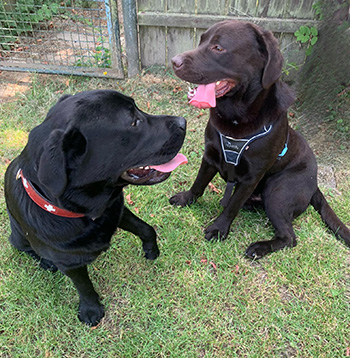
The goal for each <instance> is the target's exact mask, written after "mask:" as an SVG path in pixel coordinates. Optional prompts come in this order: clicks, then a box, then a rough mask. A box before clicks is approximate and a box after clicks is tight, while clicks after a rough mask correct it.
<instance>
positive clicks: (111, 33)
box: [0, 0, 124, 78]
mask: <svg viewBox="0 0 350 358" xmlns="http://www.w3.org/2000/svg"><path fill="white" fill-rule="evenodd" d="M117 15H118V13H117V8H116V1H113V0H111V1H109V0H70V1H62V0H5V1H1V2H0V69H3V70H16V71H30V70H31V71H37V72H46V73H57V74H77V75H91V76H107V77H117V78H123V77H124V74H123V69H122V62H121V50H120V39H119V25H118V16H117Z"/></svg>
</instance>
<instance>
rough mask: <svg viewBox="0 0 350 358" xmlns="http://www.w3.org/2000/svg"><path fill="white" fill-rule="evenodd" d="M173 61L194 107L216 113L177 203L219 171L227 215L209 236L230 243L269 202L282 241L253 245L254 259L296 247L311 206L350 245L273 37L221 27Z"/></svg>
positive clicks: (252, 28) (247, 27)
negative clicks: (245, 213) (238, 222)
mask: <svg viewBox="0 0 350 358" xmlns="http://www.w3.org/2000/svg"><path fill="white" fill-rule="evenodd" d="M172 64H173V68H174V71H175V73H176V75H177V76H178V77H180V78H181V79H183V80H185V81H188V82H191V83H194V84H197V85H198V88H197V90H196V91H194V90H192V91H191V92H189V98H190V99H191V101H190V103H192V104H194V105H195V106H197V107H199V108H210V118H209V122H208V124H207V127H206V131H205V153H204V156H203V160H202V164H201V167H200V169H199V173H198V175H197V178H196V180H195V182H194V184H193V186H192V187H191V189H190V190H188V191H184V192H180V193H178V194H177V195H175V196H173V197H172V198H171V199H170V202H171V203H172V204H173V205H178V206H185V205H190V204H191V203H193V202H194V201H195V200H196V199H197V198H198V197H199V196H201V195H202V194H203V192H204V189H205V188H206V186H207V185H208V183H209V182H210V181H211V179H212V178H213V177H214V176H215V174H216V173H217V172H219V173H220V175H221V176H222V178H223V179H224V180H225V181H226V182H227V186H226V191H225V194H224V198H223V200H222V204H223V206H224V210H223V211H222V213H221V214H220V215H219V216H218V217H217V218H216V220H215V221H214V223H213V224H212V225H210V226H209V227H208V228H207V229H206V232H205V237H206V239H207V240H212V239H215V238H221V239H224V238H226V236H227V235H228V233H229V229H230V225H231V223H232V221H233V219H234V218H235V217H236V215H237V213H238V211H239V210H240V209H241V208H242V207H248V208H251V207H256V206H258V205H259V204H263V207H264V209H265V211H266V214H267V216H268V217H269V219H270V221H271V223H272V225H273V227H274V229H275V236H274V238H273V239H272V240H269V241H261V242H256V243H253V244H251V245H250V246H249V247H248V248H247V250H246V254H247V256H249V257H251V258H255V259H258V258H261V257H263V256H264V255H266V254H268V253H270V252H274V251H277V250H280V249H283V248H284V247H293V246H295V245H296V243H297V241H296V236H295V233H294V231H293V228H292V221H293V219H294V218H295V217H297V216H298V215H300V214H301V213H302V212H304V211H305V210H306V208H307V207H308V205H309V204H311V205H312V206H313V207H314V208H315V209H316V210H317V211H318V212H319V213H320V215H321V217H322V219H323V221H324V222H325V223H326V224H327V225H328V227H329V228H330V229H331V230H332V231H333V232H334V233H335V234H336V235H337V236H340V237H341V238H343V239H344V241H345V242H346V244H347V245H349V246H350V231H349V229H348V228H347V227H346V226H345V225H344V224H343V223H342V222H341V221H340V219H339V218H338V217H337V216H336V214H335V213H334V212H333V210H332V209H331V208H330V206H329V205H328V203H327V202H326V200H325V198H324V196H323V194H322V193H321V191H320V190H319V188H318V185H317V164H316V160H315V157H314V154H313V153H312V151H311V149H310V147H309V145H308V144H307V142H306V141H305V139H304V138H303V137H302V136H301V135H300V134H299V133H298V132H296V131H294V130H293V129H292V128H291V127H289V125H288V119H287V109H288V107H289V106H290V105H291V104H292V103H293V101H294V96H293V94H292V93H291V91H290V89H289V88H288V86H287V85H286V84H285V83H283V82H281V81H280V76H281V70H282V64H283V57H282V55H281V53H280V51H279V48H278V44H277V40H276V39H275V38H274V36H273V35H272V33H271V32H270V31H266V30H264V29H262V28H261V27H259V26H256V25H254V24H252V23H248V22H240V21H235V20H228V21H223V22H219V23H217V24H215V25H213V26H211V27H210V28H209V29H208V30H207V31H206V32H205V33H204V34H203V35H202V37H201V41H200V43H199V46H198V48H196V49H195V50H192V51H187V52H184V53H182V54H179V55H177V56H175V57H174V58H173V59H172Z"/></svg>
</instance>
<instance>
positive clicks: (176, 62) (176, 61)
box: [171, 55, 184, 70]
mask: <svg viewBox="0 0 350 358" xmlns="http://www.w3.org/2000/svg"><path fill="white" fill-rule="evenodd" d="M171 63H172V64H173V68H174V69H175V70H177V69H179V68H180V67H182V66H183V64H184V61H183V57H182V56H181V55H176V56H175V57H173V58H172V59H171Z"/></svg>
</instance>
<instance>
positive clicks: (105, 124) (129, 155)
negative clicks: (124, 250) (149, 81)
mask: <svg viewBox="0 0 350 358" xmlns="http://www.w3.org/2000/svg"><path fill="white" fill-rule="evenodd" d="M185 127H186V122H185V120H184V119H183V118H181V117H173V116H151V115H149V114H146V113H144V112H142V111H140V110H139V109H138V108H137V107H136V105H135V103H134V101H133V100H132V99H131V98H130V97H127V96H124V95H122V94H121V93H118V92H116V91H107V90H106V91H103V90H98V91H90V92H82V93H78V94H76V95H74V96H67V95H66V96H63V97H62V98H61V99H60V100H59V101H58V102H57V104H56V105H55V106H53V107H52V108H51V109H50V111H49V113H48V115H47V117H46V119H45V121H44V122H43V123H42V124H41V125H39V126H37V127H36V128H34V129H33V130H32V131H31V133H30V135H29V140H28V144H27V145H26V147H25V148H24V150H23V152H22V153H21V154H20V156H18V157H17V158H16V159H14V160H13V161H12V163H11V164H10V166H9V167H8V169H7V172H6V175H5V197H6V203H7V209H8V213H9V217H10V222H11V229H12V233H11V236H10V242H11V243H12V245H13V246H15V247H16V248H17V249H19V250H21V251H24V252H26V253H28V254H29V255H30V256H32V257H33V258H35V259H36V260H38V261H40V265H41V266H42V267H43V268H45V269H49V270H52V271H55V270H57V269H59V270H60V271H62V272H63V273H64V274H66V275H67V276H68V277H70V278H71V279H72V281H73V283H74V285H75V286H76V288H77V290H78V292H79V296H80V303H79V319H80V320H81V321H83V322H85V323H87V324H90V325H96V324H97V323H98V322H99V321H100V320H101V318H102V317H103V315H104V309H103V306H102V305H101V303H100V301H99V297H98V295H97V293H96V292H95V290H94V288H93V286H92V283H91V281H90V279H89V277H88V273H87V269H86V265H88V264H90V263H91V262H92V261H94V260H95V259H96V258H97V256H98V255H99V254H100V253H101V252H102V251H104V250H107V249H108V247H109V244H110V240H111V237H112V235H113V234H114V232H115V230H116V228H117V227H120V228H122V229H125V230H128V231H130V232H132V233H134V234H135V235H138V236H139V237H140V238H141V240H142V243H143V250H144V252H145V257H146V258H147V259H150V260H153V259H155V258H156V257H157V256H158V255H159V250H158V246H157V242H156V233H155V231H154V229H153V228H152V227H151V226H149V225H148V224H146V223H145V222H143V221H142V220H140V219H138V218H137V217H136V216H135V215H134V214H132V213H131V212H130V211H129V210H128V209H127V208H125V207H124V199H123V187H124V186H125V185H127V184H128V183H129V181H128V177H125V171H126V170H128V169H130V168H133V167H139V166H146V165H158V164H162V163H165V162H167V161H169V160H170V159H172V158H173V157H174V156H175V155H176V153H177V152H178V150H179V149H180V147H181V145H182V143H183V140H184V136H185ZM20 168H21V169H22V171H23V174H24V176H25V177H26V178H27V179H28V180H30V181H31V182H32V183H33V185H34V186H35V187H36V188H37V190H38V191H40V192H41V194H42V195H44V196H45V197H46V198H47V199H48V200H49V201H50V202H52V203H53V204H55V205H56V206H58V207H61V208H64V209H66V210H70V211H73V212H77V213H82V214H85V216H84V217H82V218H64V217H59V216H56V215H53V214H51V213H48V212H46V211H45V210H43V209H41V208H40V207H39V206H37V205H36V204H35V203H34V202H33V201H32V200H31V199H30V198H29V197H28V195H27V193H26V192H25V191H24V188H23V185H22V183H21V180H16V173H17V171H18V170H19V169H20ZM123 173H124V174H123ZM152 173H153V174H152V175H153V177H150V179H149V180H148V181H146V182H143V183H142V184H145V185H146V184H155V183H157V182H159V181H162V180H165V179H166V178H167V177H168V176H169V175H168V174H167V175H164V174H161V173H157V172H155V171H154V172H152ZM121 175H123V178H122V177H121ZM125 178H126V179H125ZM130 183H134V182H133V179H132V178H130ZM135 184H137V181H136V182H135Z"/></svg>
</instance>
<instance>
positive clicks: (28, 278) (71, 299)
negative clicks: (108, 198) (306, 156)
mask: <svg viewBox="0 0 350 358" xmlns="http://www.w3.org/2000/svg"><path fill="white" fill-rule="evenodd" d="M95 88H114V89H117V90H120V91H123V92H124V93H125V94H128V95H132V96H133V97H134V98H135V100H136V103H137V104H138V105H139V107H140V108H141V109H143V110H145V111H148V112H150V113H153V114H159V113H168V114H177V115H182V116H185V117H186V118H187V120H188V133H187V136H186V139H185V143H184V146H183V149H182V152H183V153H184V154H186V155H187V157H188V158H189V163H188V164H187V165H185V166H182V167H180V168H178V169H177V170H176V171H175V172H174V173H173V174H172V175H171V177H170V178H169V180H167V181H166V182H164V183H161V184H159V185H157V186H154V187H132V186H129V187H127V188H126V190H125V193H126V194H130V197H131V199H132V200H133V202H134V204H133V205H130V206H129V207H130V208H131V210H133V211H138V212H139V214H138V216H139V217H141V218H142V219H143V220H145V221H147V222H148V223H149V224H150V225H152V226H154V227H155V229H156V231H157V233H158V242H159V246H160V250H161V256H160V257H159V258H158V259H157V260H156V261H154V262H148V261H146V260H145V259H144V258H143V253H142V248H141V243H140V240H139V239H138V238H137V237H135V236H133V235H132V234H130V233H127V232H123V231H120V230H118V231H117V233H116V235H115V236H114V237H113V240H112V245H111V248H110V249H109V250H108V251H107V252H105V253H104V254H102V255H101V256H100V257H99V258H98V259H97V260H96V261H95V262H94V263H93V264H92V265H90V267H89V272H90V275H91V278H92V280H93V282H94V285H95V287H96V289H97V291H98V292H99V293H100V295H101V298H102V301H103V303H104V305H105V308H106V316H105V318H104V319H103V321H102V323H101V324H100V325H99V326H98V327H97V328H96V329H91V328H89V327H87V326H85V325H83V324H81V323H80V322H79V321H78V318H77V305H78V295H77V293H76V291H75V289H74V287H73V285H72V283H71V282H70V280H69V279H68V278H66V277H64V276H63V275H62V274H60V273H55V274H51V273H49V272H45V271H43V270H41V269H40V268H39V267H38V266H37V265H36V264H35V263H34V262H33V261H32V260H31V259H30V258H29V257H27V256H26V255H24V254H21V253H19V252H17V251H16V250H15V249H13V248H12V247H11V246H10V244H9V243H8V240H7V238H8V235H9V230H10V229H9V221H8V218H7V215H6V210H5V203H4V200H3V197H4V195H3V174H4V172H5V170H6V167H7V164H8V162H9V160H12V159H13V158H14V157H15V156H16V155H18V153H19V152H20V150H21V148H22V147H23V146H24V144H25V142H26V138H27V134H28V131H29V130H30V129H31V128H33V127H34V126H35V125H37V124H39V123H40V122H41V121H42V120H43V119H44V117H45V114H46V112H47V110H48V109H49V107H50V106H51V105H53V104H54V103H55V101H56V100H57V99H58V98H59V96H60V95H61V94H62V93H75V92H77V91H81V90H87V89H95ZM186 92H187V88H186V87H185V86H184V84H183V83H181V82H179V81H178V80H177V79H176V78H175V77H174V76H173V75H172V74H171V73H165V72H164V71H162V70H158V72H157V73H154V72H152V73H144V75H143V76H142V77H137V78H134V79H130V80H127V81H115V80H114V81H112V80H106V79H105V80H101V79H99V80H96V79H82V78H71V79H69V80H68V81H67V77H58V76H33V82H32V86H31V89H30V90H29V91H28V92H26V93H24V94H22V95H19V96H18V97H17V99H16V100H15V101H13V102H11V103H6V104H4V105H2V106H1V108H0V120H1V123H0V157H1V162H0V171H1V185H0V195H1V201H0V212H1V218H0V220H1V221H0V240H1V250H0V357H21V358H22V357H45V358H46V357H54V358H56V357H89V358H90V357H96V358H97V357H98V358H100V357H113V358H114V357H117V358H124V357H147V358H149V357H152V358H153V357H176V358H179V357H186V358H191V357H206V358H209V357H210V358H211V357H221V358H222V357H249V358H250V357H257V358H261V357H302V358H304V357H335V358H338V357H344V356H346V352H347V347H350V336H349V332H350V308H349V300H350V283H349V282H350V269H349V263H350V258H349V249H348V248H346V247H345V246H344V245H343V243H342V242H339V241H337V240H336V238H335V237H334V235H332V234H330V233H328V232H327V230H326V229H325V227H324V225H323V224H322V222H321V220H320V218H319V216H318V214H317V213H316V212H315V211H314V210H313V209H312V208H309V209H308V210H307V211H306V212H305V213H304V214H303V215H302V216H301V217H299V218H298V219H297V220H296V221H295V223H294V227H295V231H296V233H297V236H298V245H297V246H296V247H295V248H294V249H292V250H290V249H287V250H283V251H280V252H277V253H274V254H273V255H269V256H267V257H265V258H263V259H262V260H259V261H251V260H248V259H246V258H245V257H244V251H245V248H246V247H247V246H248V245H249V244H250V243H251V242H253V241H256V240H264V239H268V238H270V237H271V236H272V235H273V230H272V228H271V225H270V224H269V222H268V220H267V218H266V216H265V215H264V213H263V212H246V211H241V212H240V213H239V215H238V217H237V218H236V220H235V221H234V223H233V225H232V228H231V232H230V235H229V238H228V239H227V240H226V241H224V242H213V243H208V242H206V241H205V240H204V234H203V230H204V229H205V227H206V226H208V225H209V224H210V223H211V222H212V221H213V219H214V218H215V217H216V216H217V215H218V214H219V213H220V211H221V208H220V205H219V200H220V198H221V196H220V194H217V193H215V192H212V191H209V190H206V192H205V195H204V196H203V197H202V198H200V199H199V200H198V202H197V203H196V204H194V205H193V206H191V207H190V208H183V209H181V208H173V207H172V206H170V205H169V203H168V199H169V197H170V196H171V195H172V194H173V193H175V192H177V191H179V190H182V189H185V188H188V187H189V185H190V184H191V183H192V181H193V180H194V178H195V175H196V172H197V169H198V166H199V164H200V160H201V155H202V153H203V134H204V127H205V123H206V120H207V116H208V114H207V112H204V113H205V114H204V115H200V112H199V111H198V110H197V109H195V108H192V107H189V106H188V105H187V100H186V98H185V97H186V95H185V93H186ZM318 155H319V156H320V155H321V154H320V153H318ZM344 158H345V157H344ZM345 159H346V158H345ZM345 162H346V163H348V158H347V161H346V160H345ZM337 173H338V176H339V178H341V180H339V183H340V185H339V187H338V192H336V191H332V190H327V191H326V193H327V198H328V200H329V201H330V202H331V204H332V206H333V208H334V210H335V211H336V212H337V213H338V214H339V216H340V217H341V218H342V220H344V222H346V223H347V224H348V225H349V224H350V221H349V220H350V219H349V211H350V179H349V178H350V176H349V174H350V171H349V165H348V166H343V167H340V168H338V169H337ZM213 184H214V185H215V186H216V187H217V188H218V189H220V190H224V183H223V181H222V180H221V179H220V178H219V177H216V178H215V179H214V180H213ZM339 193H341V195H339Z"/></svg>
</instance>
